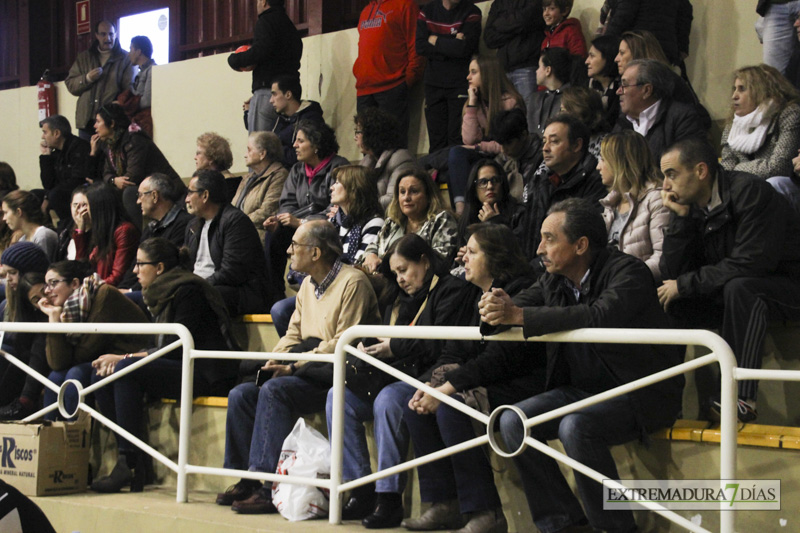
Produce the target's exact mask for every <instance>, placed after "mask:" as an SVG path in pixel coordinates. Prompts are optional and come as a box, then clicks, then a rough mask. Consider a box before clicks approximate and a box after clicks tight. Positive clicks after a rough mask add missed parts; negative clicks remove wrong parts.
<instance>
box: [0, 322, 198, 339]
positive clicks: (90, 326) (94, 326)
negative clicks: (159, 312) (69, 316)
mask: <svg viewBox="0 0 800 533" xmlns="http://www.w3.org/2000/svg"><path fill="white" fill-rule="evenodd" d="M184 327H185V326H183V325H182V324H176V323H166V324H165V323H159V324H153V323H128V322H74V323H73V322H69V323H67V322H0V331H14V332H20V333H122V334H126V335H129V334H135V335H176V336H179V335H178V333H177V332H176V331H177V329H179V328H184ZM187 332H188V330H187Z"/></svg>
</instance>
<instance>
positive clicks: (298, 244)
mask: <svg viewBox="0 0 800 533" xmlns="http://www.w3.org/2000/svg"><path fill="white" fill-rule="evenodd" d="M295 246H306V247H308V248H316V245H314V244H303V243H300V242H295V241H292V243H291V244H290V245H289V248H294V247H295Z"/></svg>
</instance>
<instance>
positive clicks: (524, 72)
mask: <svg viewBox="0 0 800 533" xmlns="http://www.w3.org/2000/svg"><path fill="white" fill-rule="evenodd" d="M506 76H507V77H508V79H509V80H511V83H513V84H514V87H515V88H516V89H517V91H519V94H520V95H522V100H523V101H524V102H525V108H526V109H530V107H531V96H533V94H534V93H535V92H536V89H538V84H537V83H536V67H522V68H518V69H514V70H512V71H510V72H508V73H506Z"/></svg>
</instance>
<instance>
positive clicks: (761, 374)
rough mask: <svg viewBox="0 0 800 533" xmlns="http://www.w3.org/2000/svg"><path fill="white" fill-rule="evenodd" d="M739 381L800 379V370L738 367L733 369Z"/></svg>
mask: <svg viewBox="0 0 800 533" xmlns="http://www.w3.org/2000/svg"><path fill="white" fill-rule="evenodd" d="M733 374H734V376H735V377H736V380H737V381H743V380H747V379H758V380H761V381H800V370H763V369H755V368H741V367H737V368H735V369H734V371H733Z"/></svg>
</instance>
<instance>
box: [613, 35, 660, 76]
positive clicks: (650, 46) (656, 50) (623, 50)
mask: <svg viewBox="0 0 800 533" xmlns="http://www.w3.org/2000/svg"><path fill="white" fill-rule="evenodd" d="M634 59H655V60H656V61H658V62H659V63H664V64H665V65H667V66H671V63H670V62H669V59H667V56H666V54H664V50H663V49H662V48H661V44H659V42H658V39H656V37H655V35H653V34H652V33H650V32H649V31H626V32H625V33H623V34H622V36H621V38H620V41H619V52H618V53H617V57H615V58H614V62H615V63H616V64H617V68H618V69H619V75H620V76H622V73H623V72H625V68H626V67H627V66H628V63H630V62H631V61H633V60H634Z"/></svg>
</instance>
